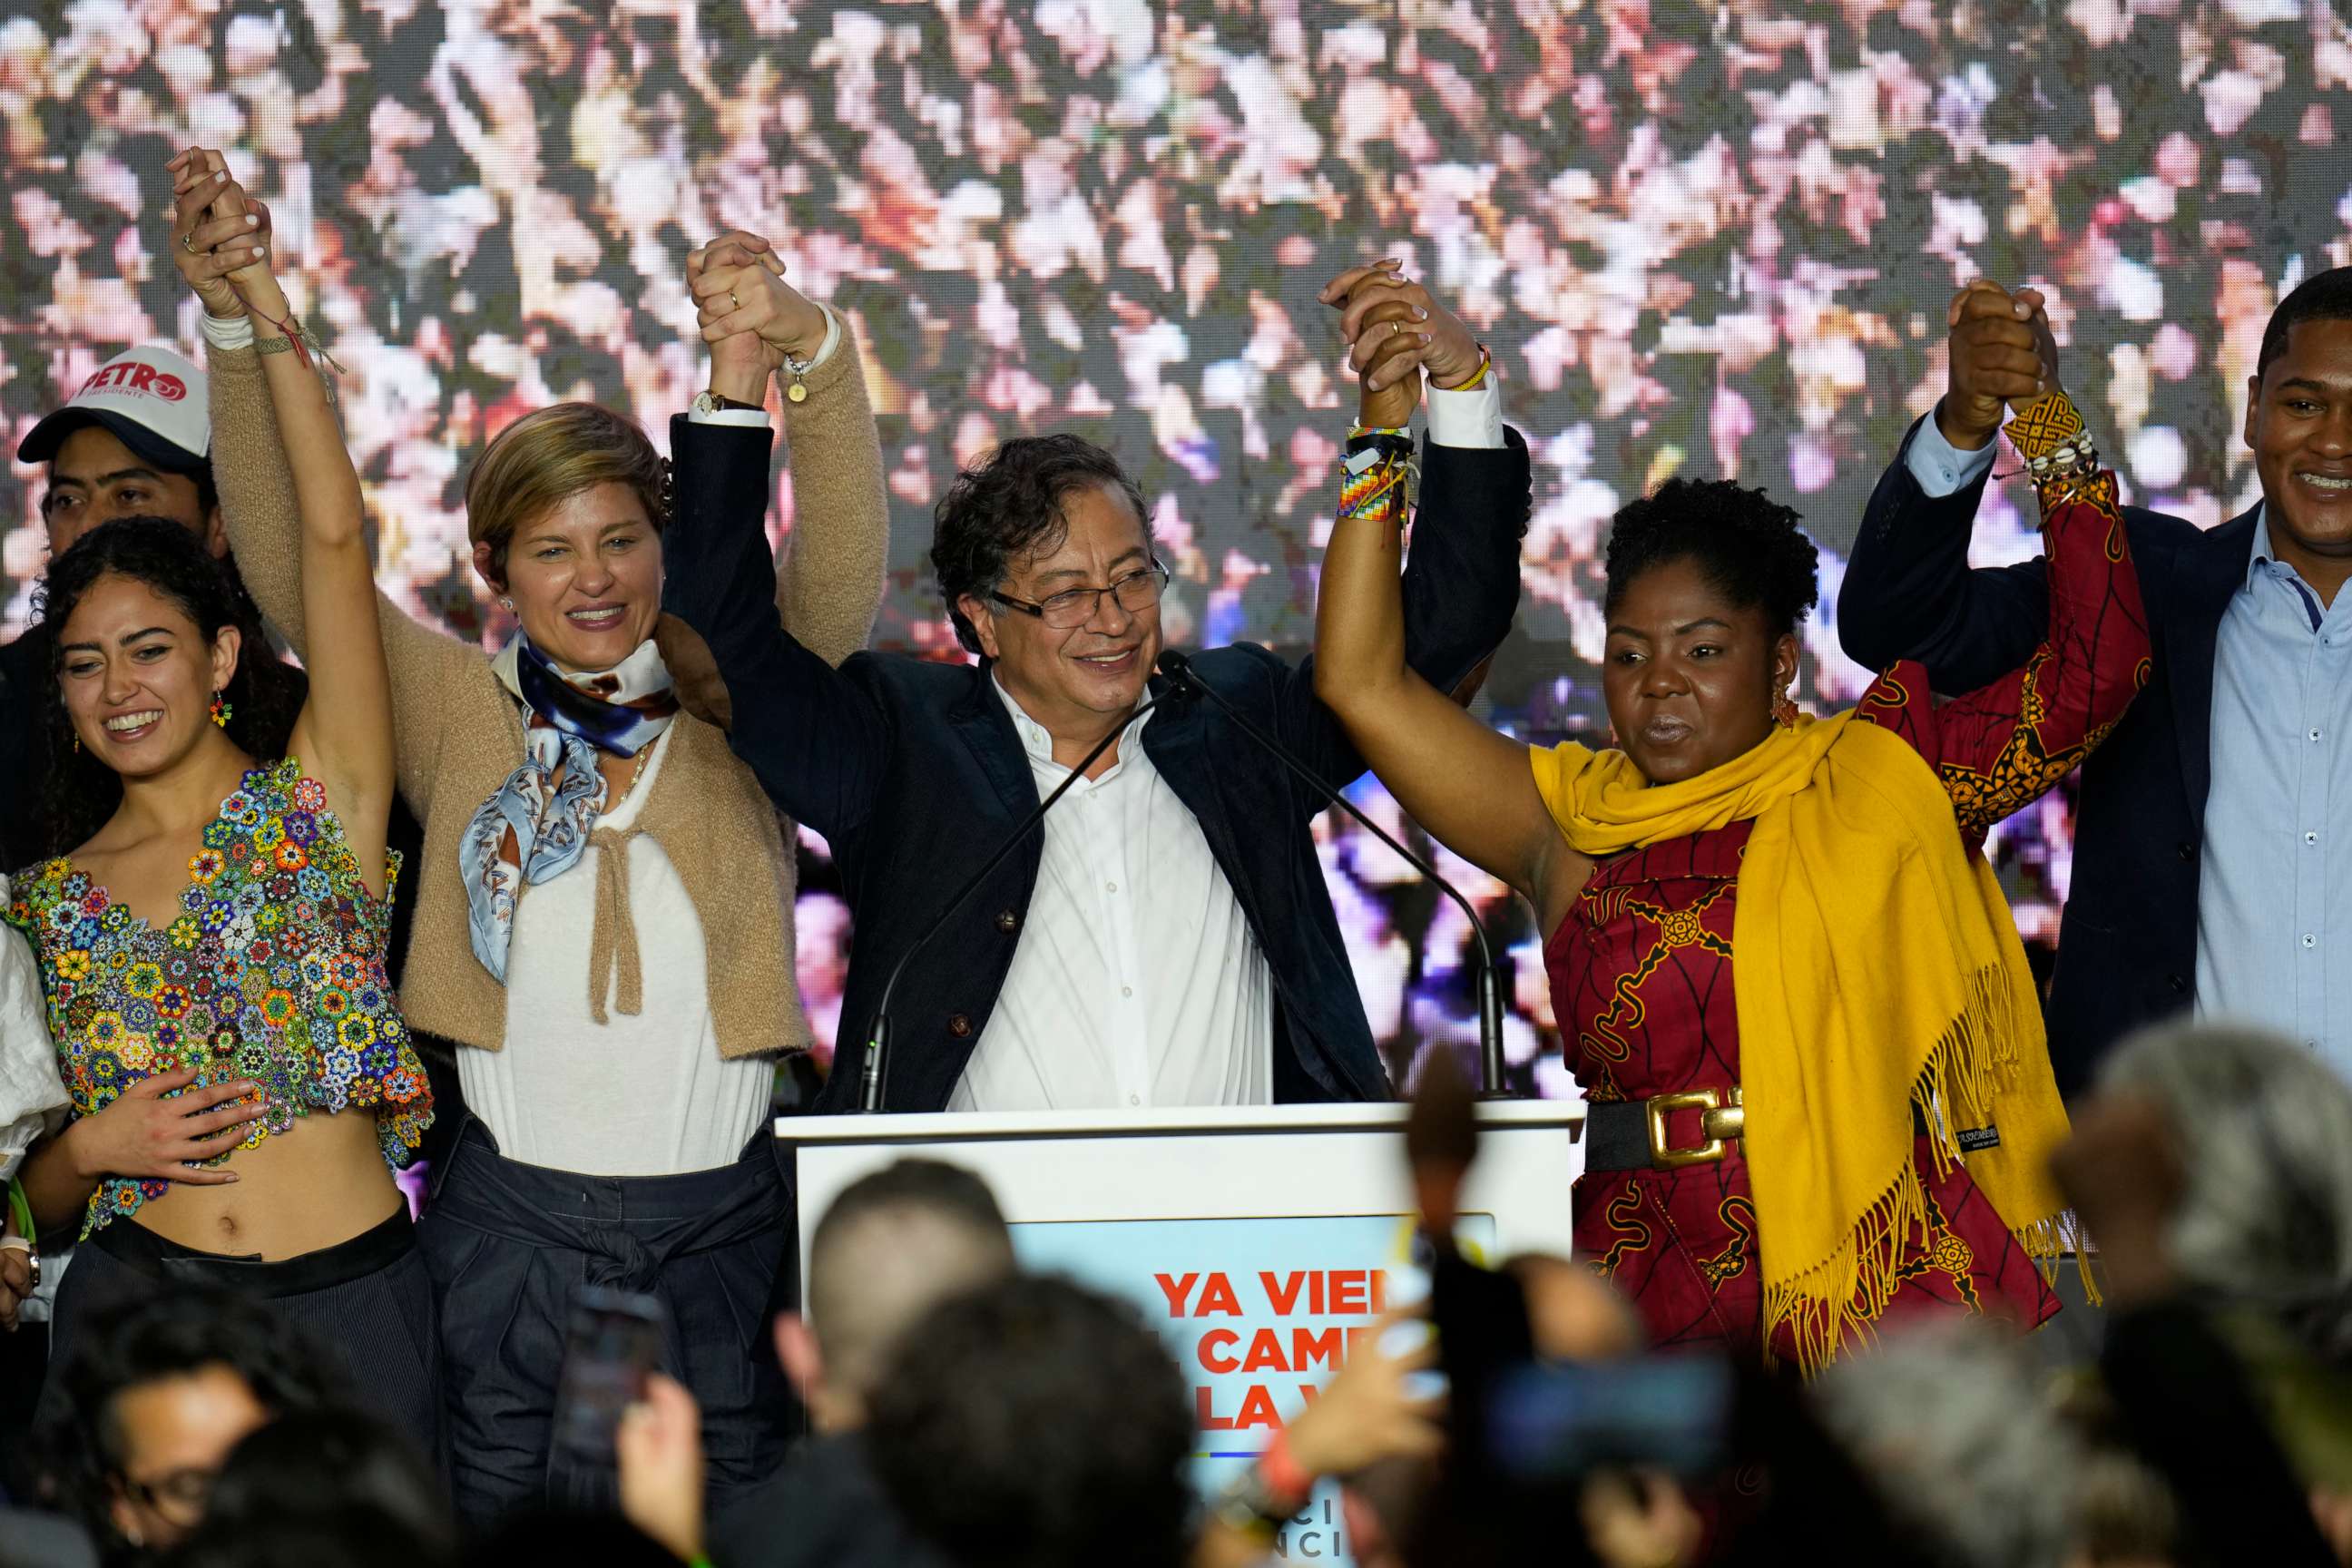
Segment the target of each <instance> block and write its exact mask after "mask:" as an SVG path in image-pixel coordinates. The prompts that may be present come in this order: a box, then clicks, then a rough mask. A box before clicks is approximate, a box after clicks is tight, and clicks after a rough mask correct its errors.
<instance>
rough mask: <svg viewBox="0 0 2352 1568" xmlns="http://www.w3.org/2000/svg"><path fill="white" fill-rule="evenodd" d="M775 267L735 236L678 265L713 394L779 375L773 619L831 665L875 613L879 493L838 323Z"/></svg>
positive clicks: (882, 544) (849, 347)
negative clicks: (784, 518) (780, 448)
mask: <svg viewBox="0 0 2352 1568" xmlns="http://www.w3.org/2000/svg"><path fill="white" fill-rule="evenodd" d="M783 270H784V269H783V264H782V262H781V261H780V260H778V259H777V258H776V255H775V251H774V248H773V247H772V246H770V245H769V243H768V241H767V240H765V239H764V238H761V237H760V236H758V235H755V234H751V233H748V232H746V231H743V230H740V229H739V230H736V231H734V232H732V233H730V234H726V235H723V236H721V237H719V238H718V239H716V240H714V241H712V242H711V243H710V244H709V245H707V246H704V247H699V248H698V249H697V250H695V251H693V252H692V253H691V254H690V255H689V256H688V258H687V284H688V289H690V290H691V291H692V292H693V294H694V297H695V302H696V305H697V308H698V318H699V321H700V325H701V328H702V331H703V336H704V338H705V340H706V341H707V342H709V344H710V353H711V367H710V370H711V383H710V389H711V391H712V392H713V393H714V394H716V395H719V396H720V397H724V398H728V399H731V400H733V401H737V402H741V403H749V404H759V403H761V402H763V401H764V399H765V395H766V391H767V385H768V381H769V378H770V377H771V376H772V375H774V374H779V373H781V374H783V375H784V376H785V378H786V395H785V396H784V398H783V400H782V404H783V410H784V441H785V448H786V457H787V458H788V460H789V461H790V463H791V465H792V476H793V534H792V539H791V541H790V543H789V545H788V546H787V548H786V549H785V551H784V552H783V554H782V559H781V560H780V561H779V562H778V563H777V565H776V567H775V599H776V611H777V615H778V616H779V618H780V619H781V620H782V623H783V626H784V628H785V629H786V630H787V631H789V632H791V633H792V634H793V636H794V637H797V638H799V639H800V641H801V643H802V645H803V647H806V648H808V650H809V651H810V652H812V653H814V654H815V655H816V656H817V657H818V658H822V659H824V661H825V662H826V663H827V664H839V663H840V662H841V661H842V660H843V659H845V658H848V657H849V656H850V655H851V654H853V653H856V651H857V650H858V649H859V648H862V647H865V646H866V638H867V637H870V636H871V635H872V634H873V631H874V616H875V613H876V612H877V610H879V609H880V608H881V605H882V588H883V579H884V573H885V569H886V568H887V564H888V558H889V553H890V500H889V492H888V490H887V488H886V486H885V482H884V479H883V473H882V443H881V440H880V437H878V436H877V434H876V433H875V429H874V409H873V405H871V404H870V403H868V402H867V400H866V378H865V375H864V373H863V372H864V367H863V366H862V364H861V363H860V362H859V359H858V353H857V343H856V339H855V338H853V337H852V336H851V334H850V331H849V323H848V322H847V321H845V320H844V319H843V318H842V316H841V315H840V313H839V312H838V311H835V310H827V309H825V308H824V307H822V306H819V305H817V304H815V303H814V301H812V300H809V299H808V298H807V297H806V296H805V295H803V294H802V293H801V292H800V291H799V290H797V289H793V288H792V287H791V286H790V285H788V284H787V283H785V282H784V281H783ZM714 334H715V335H714ZM730 422H732V421H730Z"/></svg>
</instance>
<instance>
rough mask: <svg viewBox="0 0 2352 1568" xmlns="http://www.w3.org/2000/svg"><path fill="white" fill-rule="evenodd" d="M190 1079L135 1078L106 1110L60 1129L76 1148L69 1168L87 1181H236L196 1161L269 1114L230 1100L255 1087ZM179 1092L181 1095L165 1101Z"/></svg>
mask: <svg viewBox="0 0 2352 1568" xmlns="http://www.w3.org/2000/svg"><path fill="white" fill-rule="evenodd" d="M195 1081H196V1071H195V1069H194V1068H179V1069H178V1070H176V1071H173V1072H162V1073H157V1074H155V1075H154V1076H153V1077H152V1078H143V1079H140V1080H139V1081H138V1082H137V1083H134V1084H132V1085H131V1087H130V1088H129V1089H124V1090H123V1091H122V1093H121V1097H120V1098H118V1099H117V1100H115V1101H114V1103H112V1104H111V1105H109V1106H108V1107H107V1108H106V1109H105V1110H100V1112H98V1114H96V1115H95V1116H86V1117H84V1118H82V1119H81V1120H80V1121H77V1122H75V1123H74V1124H73V1125H72V1126H71V1127H68V1129H66V1131H65V1138H66V1141H67V1142H68V1146H71V1147H73V1148H74V1149H75V1150H76V1152H75V1155H74V1159H73V1166H74V1169H75V1170H76V1171H77V1172H78V1173H79V1174H80V1175H81V1176H82V1177H83V1178H84V1179H85V1180H92V1181H98V1180H103V1179H105V1178H106V1177H109V1176H114V1177H120V1178H124V1179H131V1178H141V1179H150V1180H152V1179H162V1180H164V1181H173V1182H184V1183H186V1184H189V1185H190V1186H199V1187H215V1186H225V1185H226V1184H229V1183H231V1182H234V1181H236V1172H234V1171H226V1170H218V1171H207V1170H199V1169H196V1168H194V1166H195V1163H196V1162H198V1161H202V1160H209V1159H211V1158H212V1157H213V1156H215V1154H220V1153H224V1152H226V1151H228V1150H230V1149H234V1148H236V1145H237V1144H238V1143H239V1142H243V1141H244V1138H245V1135H246V1131H247V1127H248V1126H249V1125H250V1124H251V1123H253V1122H256V1121H260V1120H261V1119H262V1118H263V1117H264V1116H266V1115H267V1114H268V1108H267V1107H265V1106H264V1105H262V1103H261V1102H260V1101H259V1100H253V1101H252V1102H251V1103H249V1104H244V1105H237V1104H232V1103H231V1101H234V1100H243V1099H244V1098H245V1097H247V1095H252V1094H255V1093H256V1092H257V1090H258V1089H259V1088H260V1086H259V1085H258V1084H256V1083H252V1082H249V1081H247V1080H246V1079H233V1080H231V1081H230V1082H227V1083H215V1084H212V1085H209V1086H208V1087H206V1088H204V1089H194V1088H191V1087H190V1086H191V1085H193V1084H194V1082H195ZM179 1089H186V1090H187V1092H186V1093H184V1094H181V1095H179V1096H178V1098H176V1099H171V1100H167V1099H165V1098H164V1096H166V1095H169V1094H172V1093H173V1091H174V1090H179Z"/></svg>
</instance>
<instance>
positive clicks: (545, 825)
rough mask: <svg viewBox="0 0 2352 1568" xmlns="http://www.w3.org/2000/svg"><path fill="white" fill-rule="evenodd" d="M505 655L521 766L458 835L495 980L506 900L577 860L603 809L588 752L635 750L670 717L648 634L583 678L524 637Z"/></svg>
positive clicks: (500, 968)
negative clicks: (517, 712) (520, 724)
mask: <svg viewBox="0 0 2352 1568" xmlns="http://www.w3.org/2000/svg"><path fill="white" fill-rule="evenodd" d="M508 655H509V656H510V657H501V658H499V661H498V671H499V679H501V680H503V681H504V682H505V683H506V686H507V689H509V690H510V691H512V692H513V693H514V694H515V696H516V697H517V698H519V699H520V700H521V702H522V704H523V706H524V708H525V709H527V710H529V717H528V718H527V720H526V721H525V725H524V734H523V752H524V756H523V763H522V766H520V767H519V768H517V769H516V770H515V771H514V772H513V773H512V774H510V775H509V777H508V779H507V782H506V783H505V784H500V785H499V791H498V793H497V794H496V795H492V796H490V798H489V799H488V800H487V801H484V802H483V803H482V806H481V809H480V810H478V811H477V812H475V813H474V819H473V821H472V822H470V823H468V824H467V826H466V831H465V834H464V836H463V837H460V838H459V839H458V841H457V866H458V869H459V871H460V873H461V874H462V875H463V876H464V877H465V879H466V901H467V914H468V917H469V923H470V925H471V927H472V933H471V934H472V939H473V946H474V956H475V957H476V958H478V959H479V960H481V963H482V967H483V968H485V969H487V970H488V971H489V972H490V973H492V974H494V975H496V976H497V977H498V979H499V984H505V983H506V978H507V947H508V944H509V942H511V940H512V939H513V936H514V912H515V901H516V900H518V899H520V898H521V896H522V890H523V889H524V888H526V887H528V886H529V885H530V884H531V883H533V882H545V881H548V880H551V879H553V878H556V877H560V876H562V875H563V873H564V872H566V871H568V870H570V869H572V867H573V866H574V865H576V864H577V863H578V862H579V859H580V857H581V855H582V854H583V853H584V852H585V851H586V849H587V847H588V836H589V835H590V834H591V833H593V831H594V830H595V827H596V818H597V817H598V816H601V815H602V814H603V812H604V804H605V803H604V773H602V772H601V771H600V770H599V769H598V767H597V765H596V760H597V753H598V752H612V753H614V755H616V756H623V757H634V756H635V755H636V754H637V753H638V752H641V751H643V750H645V749H646V747H648V746H650V745H652V744H653V743H654V742H656V740H658V739H660V738H661V733H662V731H665V730H667V729H668V728H669V723H670V721H671V720H672V719H675V718H676V717H677V693H676V692H674V691H673V690H672V689H671V687H670V675H669V668H668V667H667V665H665V664H663V663H662V657H661V650H660V649H659V648H657V647H655V646H654V644H653V642H652V641H651V640H650V639H648V640H646V641H645V642H643V643H640V644H638V645H637V650H636V651H635V653H633V654H631V655H629V657H628V658H625V659H623V660H622V661H621V662H620V663H619V664H616V665H614V667H613V668H610V669H604V670H592V671H590V672H588V673H586V674H582V675H572V674H567V673H565V672H564V671H562V670H560V669H558V668H555V666H554V665H552V664H551V663H549V662H548V658H547V656H546V655H545V654H542V653H541V652H540V651H539V650H538V649H537V648H535V647H532V646H531V644H530V638H529V637H517V638H516V639H515V640H514V642H513V644H512V645H510V646H509V649H508ZM558 768H561V769H562V782H561V783H558V782H557V781H556V773H557V770H558Z"/></svg>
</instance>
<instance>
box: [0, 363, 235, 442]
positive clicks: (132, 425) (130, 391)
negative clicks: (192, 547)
mask: <svg viewBox="0 0 2352 1568" xmlns="http://www.w3.org/2000/svg"><path fill="white" fill-rule="evenodd" d="M85 425H102V426H105V427H106V428H107V429H109V430H110V431H112V432H113V433H114V436H115V437H116V439H118V440H120V441H121V443H122V444H123V445H124V446H126V447H130V448H131V450H132V451H133V452H135V453H137V454H138V455H139V456H140V457H142V458H145V459H146V460H147V461H149V462H151V463H152V464H154V465H155V466H156V467H157V468H163V469H165V470H167V471H169V472H172V473H175V474H179V473H186V472H187V471H188V470H190V469H192V468H199V467H201V466H202V465H203V464H204V462H205V459H206V458H208V457H209V456H210V455H211V453H212V447H213V431H212V420H211V417H210V416H209V414H208V413H207V411H206V408H205V373H204V372H203V371H200V370H198V369H197V368H196V367H195V366H194V365H193V364H190V363H188V362H187V361H186V360H185V359H183V358H182V357H181V356H180V355H178V354H176V353H173V352H172V351H171V350H170V349H167V348H163V347H161V346H151V347H147V348H137V349H132V350H131V352H130V353H121V354H117V355H115V356H114V357H113V358H112V359H110V360H109V361H107V362H106V363H105V364H103V365H102V366H100V368H99V371H98V374H95V375H93V376H91V377H90V378H89V380H88V381H86V382H83V383H82V384H81V390H80V391H79V392H77V393H75V394H74V395H73V398H72V400H71V401H70V402H68V404H67V405H65V406H64V407H63V408H60V409H58V411H57V412H56V413H54V414H51V415H49V416H47V418H45V419H43V420H42V421H41V422H40V423H39V424H37V425H36V426H33V429H32V433H31V434H30V435H28V436H26V437H25V439H24V440H23V441H22V442H21V443H20V444H19V445H18V446H17V447H16V460H17V461H18V462H20V463H47V462H49V461H51V460H53V459H54V458H56V457H57V455H58V448H59V447H63V446H64V445H65V444H66V437H68V436H70V435H72V434H73V433H74V432H75V431H77V430H79V429H80V428H81V427H82V426H85Z"/></svg>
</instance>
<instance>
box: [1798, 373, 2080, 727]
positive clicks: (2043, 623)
mask: <svg viewBox="0 0 2352 1568" xmlns="http://www.w3.org/2000/svg"><path fill="white" fill-rule="evenodd" d="M1921 423H1922V424H1924V423H1925V420H1924V419H1923V420H1922V421H1921ZM1918 436H1919V426H1918V425H1916V424H1915V425H1913V426H1911V430H1910V433H1909V434H1908V435H1906V436H1905V437H1903V447H1902V449H1901V450H1900V451H1898V452H1896V453H1895V461H1894V462H1893V463H1892V464H1891V465H1890V466H1889V467H1888V468H1887V470H1886V472H1885V474H1883V475H1881V476H1880V477H1879V480H1878V488H1877V489H1875V490H1874V491H1872V492H1871V497H1870V508H1869V510H1867V511H1866V512H1864V514H1863V521H1862V532H1861V534H1860V535H1859V536H1858V537H1857V538H1856V539H1855V540H1854V544H1853V559H1852V560H1851V561H1849V562H1847V563H1846V568H1845V585H1844V587H1843V589H1841V590H1840V591H1839V594H1838V609H1837V614H1838V641H1839V642H1840V643H1841V644H1842V645H1843V647H1844V648H1845V653H1846V657H1847V658H1851V659H1853V661H1854V662H1855V663H1856V664H1859V665H1862V666H1864V667H1865V668H1870V669H1874V670H1881V671H1884V670H1885V669H1887V668H1890V667H1891V666H1893V665H1895V663H1897V662H1899V661H1900V660H1903V659H1906V658H1916V659H1917V660H1918V661H1919V662H1920V663H1922V664H1924V665H1926V666H1927V677H1928V680H1929V682H1930V684H1932V685H1933V686H1934V688H1935V689H1937V691H1941V692H1947V693H1953V692H1961V691H1974V690H1976V689H1978V688H1979V687H1984V686H1990V685H1991V684H1993V682H1995V681H1997V680H1999V679H2000V678H2001V677H2002V676H2004V675H2006V674H2008V673H2009V672H2010V671H2011V670H2013V669H2017V668H2021V667H2022V666H2023V665H2024V663H2025V661H2026V660H2027V659H2029V658H2032V657H2033V650H2034V647H2036V645H2038V644H2039V643H2040V642H2041V641H2042V637H2043V635H2044V634H2045V633H2046V632H2047V631H2048V629H2049V626H2050V577H2049V567H2048V563H2046V562H2044V561H2042V560H2041V559H2040V558H2038V557H2037V558H2036V559H2034V560H2032V561H2027V562H2022V563H2019V564H2017V565H2014V566H1987V567H1978V568H1974V569H1971V568H1970V567H1969V533H1970V531H1972V530H1973V528H1974V527H1975V524H1976V517H1977V505H1978V503H1979V501H1981V500H1983V499H1984V486H1985V482H1984V480H1983V479H1979V480H1978V481H1977V482H1976V483H1975V484H1972V485H1969V486H1965V487H1964V488H1962V489H1958V490H1955V491H1954V492H1952V493H1951V494H1950V495H1948V496H1929V495H1928V494H1927V491H1925V490H1923V489H1920V488H1919V481H1918V480H1917V479H1915V478H1913V477H1912V473H1911V461H1910V458H1911V443H1912V442H1913V441H1915V440H1916V439H1917V438H1918Z"/></svg>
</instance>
